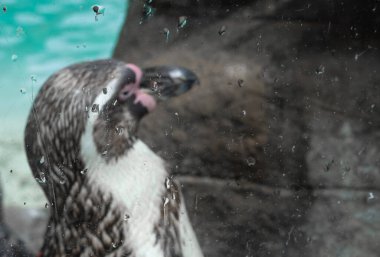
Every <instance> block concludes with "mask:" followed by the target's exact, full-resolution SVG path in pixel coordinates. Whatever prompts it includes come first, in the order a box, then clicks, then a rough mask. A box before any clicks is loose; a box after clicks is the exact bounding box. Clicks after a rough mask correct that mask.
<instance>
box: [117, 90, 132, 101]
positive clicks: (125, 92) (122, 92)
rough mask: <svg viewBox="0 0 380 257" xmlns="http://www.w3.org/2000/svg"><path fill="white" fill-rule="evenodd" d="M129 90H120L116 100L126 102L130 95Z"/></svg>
mask: <svg viewBox="0 0 380 257" xmlns="http://www.w3.org/2000/svg"><path fill="white" fill-rule="evenodd" d="M129 92H130V91H129V89H128V88H123V89H121V90H120V92H119V95H118V100H120V101H125V100H127V98H128V97H130V93H129Z"/></svg>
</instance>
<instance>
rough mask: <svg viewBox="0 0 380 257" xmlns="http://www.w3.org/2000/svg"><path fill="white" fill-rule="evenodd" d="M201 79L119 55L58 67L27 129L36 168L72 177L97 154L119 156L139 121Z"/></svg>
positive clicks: (30, 155) (35, 170)
mask: <svg viewBox="0 0 380 257" xmlns="http://www.w3.org/2000/svg"><path fill="white" fill-rule="evenodd" d="M196 81H197V78H196V76H195V74H194V73H192V72H191V71H189V70H187V69H184V68H180V67H168V66H160V67H151V68H147V69H140V68H139V67H137V66H136V65H133V64H126V63H124V62H120V61H116V60H100V61H92V62H85V63H79V64H74V65H71V66H68V67H66V68H64V69H62V70H60V71H58V72H57V73H55V74H53V75H52V76H51V77H49V78H48V80H47V81H46V82H45V83H44V85H43V86H42V87H41V89H40V91H39V93H38V95H37V97H36V99H35V100H34V103H33V106H32V110H31V112H30V115H29V118H28V122H27V126H26V129H25V146H26V153H27V157H28V161H29V164H30V166H31V168H32V171H33V174H34V175H35V177H40V175H41V174H47V173H52V176H50V179H54V180H55V181H57V182H58V181H61V177H64V179H66V180H70V179H73V177H72V176H71V174H70V171H73V170H83V169H85V167H86V162H88V161H91V158H92V157H93V156H97V157H99V156H100V158H102V159H104V160H105V161H107V162H109V161H113V160H116V161H117V159H118V158H119V157H121V156H123V155H124V154H126V153H127V151H128V149H130V148H131V147H133V144H134V141H135V140H136V133H137V128H138V124H139V121H140V120H141V119H142V118H143V117H144V116H145V115H146V114H148V113H149V112H152V111H153V110H154V109H155V107H156V106H157V104H158V102H160V101H163V100H166V99H168V98H170V97H173V96H178V95H180V94H182V93H184V92H186V91H187V90H189V89H190V88H191V87H192V86H193V84H195V82H196ZM84 156H87V157H88V158H87V157H86V158H87V160H84V159H86V158H85V157H84ZM42 159H43V160H45V161H44V162H41V160H42ZM42 180H43V179H42ZM64 184H65V183H62V185H64Z"/></svg>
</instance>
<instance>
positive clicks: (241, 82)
mask: <svg viewBox="0 0 380 257" xmlns="http://www.w3.org/2000/svg"><path fill="white" fill-rule="evenodd" d="M237 83H238V86H239V87H243V86H244V80H242V79H238V81H237Z"/></svg>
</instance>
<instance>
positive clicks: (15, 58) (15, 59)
mask: <svg viewBox="0 0 380 257" xmlns="http://www.w3.org/2000/svg"><path fill="white" fill-rule="evenodd" d="M17 59H18V56H17V54H12V57H11V60H12V62H15V61H17Z"/></svg>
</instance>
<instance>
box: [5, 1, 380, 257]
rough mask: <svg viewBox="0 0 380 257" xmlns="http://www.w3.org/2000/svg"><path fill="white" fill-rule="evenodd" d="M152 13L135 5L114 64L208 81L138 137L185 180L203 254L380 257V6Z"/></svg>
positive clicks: (300, 4)
mask: <svg viewBox="0 0 380 257" xmlns="http://www.w3.org/2000/svg"><path fill="white" fill-rule="evenodd" d="M147 7H151V8H153V10H154V12H153V14H152V15H148V16H147V15H146V11H145V12H144V1H137V0H135V1H130V8H129V10H128V17H127V19H126V22H125V24H124V27H123V29H122V31H121V34H120V38H119V41H118V44H117V46H116V48H115V52H114V57H115V58H117V59H121V60H124V61H127V62H133V63H136V64H138V65H141V66H151V65H157V64H175V65H182V66H185V67H188V68H190V69H192V70H194V71H195V72H196V73H197V74H198V75H199V77H200V80H201V85H200V86H199V87H197V88H194V89H193V90H192V91H190V92H189V93H188V94H186V95H183V96H181V97H180V98H177V99H173V100H172V101H170V102H166V103H164V104H163V105H161V106H160V107H159V108H158V110H157V111H156V112H155V113H152V114H151V115H150V116H149V117H147V118H146V119H145V120H144V122H143V124H142V126H141V129H140V136H141V138H142V139H143V140H144V141H145V142H146V143H148V145H149V146H151V147H152V148H153V149H154V150H155V151H156V152H157V153H158V154H160V155H161V156H162V157H163V158H165V159H166V160H167V161H168V162H169V163H170V164H171V167H172V170H173V172H174V173H175V174H176V175H177V178H178V179H179V180H180V181H181V182H182V184H183V191H184V193H185V197H186V200H187V207H188V211H189V215H190V218H191V220H192V221H193V224H194V228H195V230H196V233H197V235H198V238H199V241H200V244H201V246H202V248H203V251H204V253H205V256H210V257H213V256H215V257H218V256H236V257H251V256H260V257H261V256H276V257H277V256H289V257H290V256H292V257H296V256H307V257H314V256H315V257H317V256H324V257H325V256H334V257H335V256H342V257H343V256H344V257H346V256H347V257H355V256H366V257H372V256H373V257H375V256H378V253H379V252H380V202H379V197H380V191H379V189H380V168H379V167H380V165H379V162H380V149H379V140H380V132H379V128H380V115H379V114H380V102H379V99H380V74H379V72H380V70H379V69H380V56H379V50H378V46H379V32H378V30H379V26H380V15H379V12H380V2H379V1H368V0H367V1H354V0H344V1H329V0H321V1H291V0H289V1H285V0H278V1H275V0H268V1H265V0H262V1H248V0H247V1H232V0H219V1H217V0H211V1H210V0H209V1H207V0H198V1H197V0H176V1H174V0H172V1H170V0H153V1H152V3H150V4H146V6H145V10H147ZM181 16H186V17H187V23H186V25H185V26H184V27H183V28H178V19H179V17H181ZM168 30H169V31H170V34H169V39H168V40H166V35H165V33H164V31H168ZM10 213H12V212H11V211H10V210H6V212H5V215H11V214H10ZM13 220H15V219H13ZM20 220H29V223H30V221H32V222H34V224H37V223H36V222H37V221H36V220H33V219H31V218H27V219H20ZM38 221H39V222H42V223H43V222H44V221H43V218H41V217H40V218H39V220H38ZM28 226H29V227H28ZM11 227H13V228H15V229H16V231H18V233H19V234H22V235H23V237H24V239H28V236H29V241H36V240H30V237H31V236H32V238H36V237H37V236H36V235H35V234H33V233H34V232H35V230H33V229H30V227H31V225H30V224H29V225H28V224H23V223H22V222H21V221H17V219H16V221H14V222H13V224H11ZM32 227H33V226H32ZM30 234H32V235H30ZM37 234H38V233H37ZM29 245H32V244H31V243H29ZM32 246H33V245H32Z"/></svg>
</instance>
